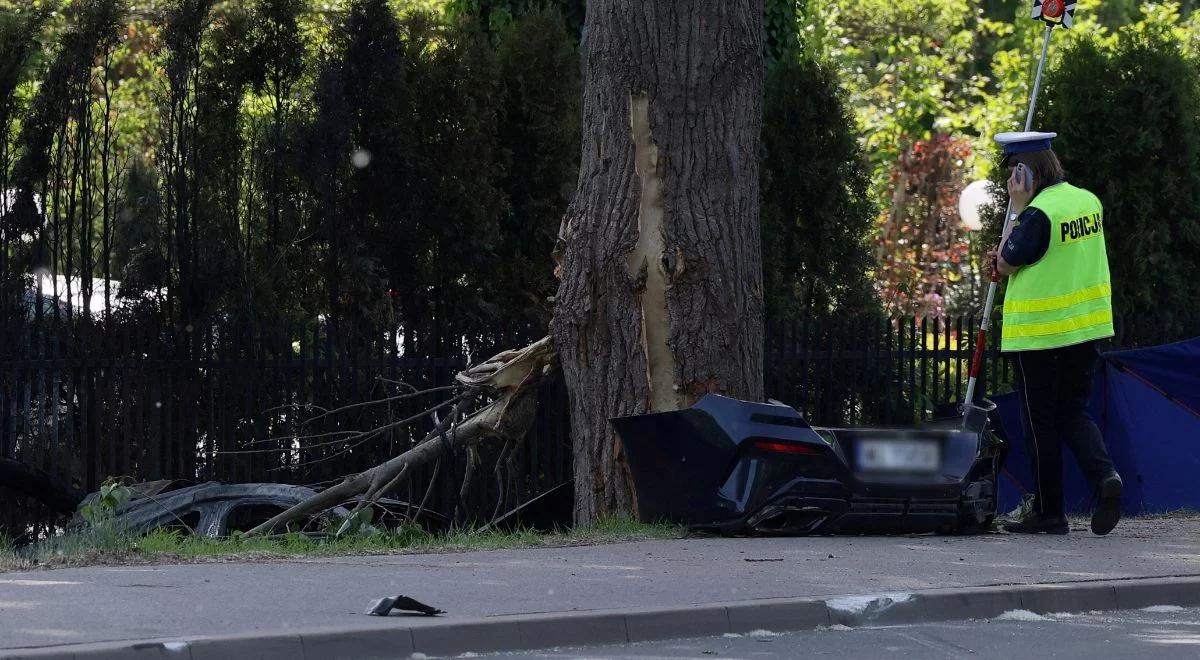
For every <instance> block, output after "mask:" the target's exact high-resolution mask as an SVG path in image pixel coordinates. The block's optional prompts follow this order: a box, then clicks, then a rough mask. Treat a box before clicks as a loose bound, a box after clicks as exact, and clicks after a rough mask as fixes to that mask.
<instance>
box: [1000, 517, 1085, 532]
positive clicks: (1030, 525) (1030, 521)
mask: <svg viewBox="0 0 1200 660" xmlns="http://www.w3.org/2000/svg"><path fill="white" fill-rule="evenodd" d="M1069 530H1070V525H1068V524H1067V519H1066V517H1064V516H1048V515H1045V514H1042V513H1030V514H1029V515H1027V516H1025V517H1024V518H1022V519H1021V520H1017V521H1015V522H1010V523H1005V525H1004V531H1006V532H1012V533H1013V534H1066V533H1067V532H1068V531H1069Z"/></svg>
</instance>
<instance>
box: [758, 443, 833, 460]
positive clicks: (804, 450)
mask: <svg viewBox="0 0 1200 660" xmlns="http://www.w3.org/2000/svg"><path fill="white" fill-rule="evenodd" d="M754 448H755V449H760V450H762V451H770V452H776V453H779V454H794V455H800V456H820V455H821V454H824V453H825V450H824V449H823V448H822V447H814V446H813V445H804V444H800V443H797V442H776V441H774V440H755V441H754Z"/></svg>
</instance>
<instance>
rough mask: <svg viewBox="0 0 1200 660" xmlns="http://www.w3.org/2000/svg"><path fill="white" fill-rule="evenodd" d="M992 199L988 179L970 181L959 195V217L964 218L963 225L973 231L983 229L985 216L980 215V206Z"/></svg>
mask: <svg viewBox="0 0 1200 660" xmlns="http://www.w3.org/2000/svg"><path fill="white" fill-rule="evenodd" d="M990 201H991V195H990V194H989V193H988V182H987V181H972V182H971V183H968V184H967V187H966V188H963V191H962V193H961V194H960V195H959V196H958V217H960V218H962V223H963V226H964V227H966V228H967V229H969V230H971V231H979V230H980V229H983V218H982V217H980V215H979V208H980V207H981V206H983V205H985V204H987V203H988V202H990Z"/></svg>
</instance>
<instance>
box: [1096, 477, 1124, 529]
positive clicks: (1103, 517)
mask: <svg viewBox="0 0 1200 660" xmlns="http://www.w3.org/2000/svg"><path fill="white" fill-rule="evenodd" d="M1096 490H1097V494H1098V495H1099V497H1100V501H1099V502H1098V503H1097V504H1096V510H1095V511H1094V512H1093V513H1092V533H1093V534H1096V535H1098V536H1104V535H1105V534H1107V533H1109V532H1111V531H1112V530H1113V528H1114V527H1116V526H1117V522H1118V521H1120V520H1121V493H1123V492H1125V484H1123V483H1121V477H1120V475H1118V474H1117V473H1115V472H1114V473H1112V474H1111V475H1109V476H1107V477H1105V478H1104V480H1103V481H1101V482H1100V487H1099V488H1097V489H1096Z"/></svg>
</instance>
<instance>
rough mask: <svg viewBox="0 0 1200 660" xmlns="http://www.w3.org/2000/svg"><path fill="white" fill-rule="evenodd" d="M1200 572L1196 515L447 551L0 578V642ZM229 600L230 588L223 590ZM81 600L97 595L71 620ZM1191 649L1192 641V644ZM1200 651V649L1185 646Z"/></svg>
mask: <svg viewBox="0 0 1200 660" xmlns="http://www.w3.org/2000/svg"><path fill="white" fill-rule="evenodd" d="M1197 574H1200V517H1179V518H1166V519H1134V520H1127V521H1122V522H1121V525H1120V526H1119V527H1118V528H1117V529H1116V531H1114V533H1113V534H1111V535H1109V536H1104V537H1097V536H1093V535H1091V534H1090V533H1088V532H1087V531H1086V530H1084V529H1075V530H1073V531H1072V533H1071V534H1070V535H1068V536H1034V537H1029V536H1016V535H1010V534H985V535H981V536H963V537H944V536H894V537H813V538H735V539H723V538H692V539H684V540H667V541H644V542H637V543H619V544H612V545H598V546H589V547H578V548H538V549H525V550H501V551H488V552H467V553H461V554H446V555H385V556H377V557H320V558H295V559H290V560H272V561H269V562H244V561H243V562H214V563H206V564H188V565H163V566H97V567H91V568H73V569H61V570H42V571H28V572H22V573H0V651H2V650H4V649H14V648H22V647H41V646H48V645H60V644H80V643H95V642H107V641H118V640H137V639H156V638H165V637H180V636H206V635H231V634H266V633H279V632H285V631H288V630H290V629H306V628H324V627H335V628H341V629H346V630H352V629H355V628H358V627H369V626H372V625H375V624H377V623H378V622H377V621H375V620H373V617H368V616H364V615H363V610H364V609H365V608H366V607H367V605H368V603H369V602H370V601H371V600H372V599H377V598H380V597H383V596H395V595H397V594H404V595H406V596H411V597H413V598H416V599H417V600H420V601H422V602H425V603H428V604H430V605H432V606H434V607H438V608H440V609H443V610H445V611H446V612H448V614H447V616H446V617H444V618H443V619H439V620H436V621H429V622H426V621H423V620H418V619H413V620H412V621H411V622H409V621H406V623H408V624H409V625H414V626H416V625H423V624H425V623H437V622H444V621H445V620H448V619H454V618H462V617H494V616H504V615H526V614H535V613H542V612H579V611H588V610H600V609H616V610H619V609H628V608H646V607H678V606H687V605H691V604H700V603H714V602H736V601H751V600H760V599H766V598H799V597H818V596H829V595H854V594H878V593H911V592H915V591H921V590H928V589H947V588H955V587H974V586H985V585H1005V584H1034V583H1049V582H1075V581H1090V580H1114V579H1122V578H1139V577H1159V576H1177V575H1197ZM232 595H236V597H232V598H231V596H232ZM80 603H104V606H103V607H94V608H89V609H88V610H87V615H86V616H81V615H80V609H79V608H80ZM1198 651H1200V649H1198ZM1198 655H1200V654H1198Z"/></svg>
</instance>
